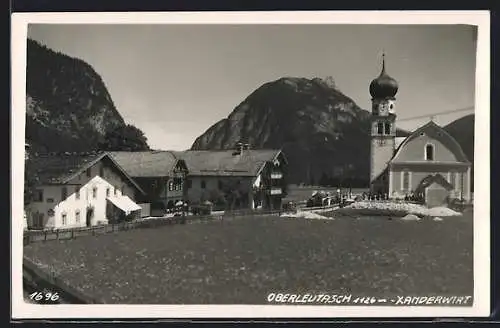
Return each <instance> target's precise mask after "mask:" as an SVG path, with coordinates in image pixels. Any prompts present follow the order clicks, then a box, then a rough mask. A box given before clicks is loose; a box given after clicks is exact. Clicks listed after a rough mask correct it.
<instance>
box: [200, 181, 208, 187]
mask: <svg viewBox="0 0 500 328" xmlns="http://www.w3.org/2000/svg"><path fill="white" fill-rule="evenodd" d="M200 184H201V189H205V188H206V187H207V184H206V182H205V180H201V183H200Z"/></svg>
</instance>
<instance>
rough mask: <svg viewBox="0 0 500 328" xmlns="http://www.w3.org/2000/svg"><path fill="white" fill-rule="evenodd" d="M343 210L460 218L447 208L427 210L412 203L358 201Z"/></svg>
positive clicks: (457, 213) (458, 214)
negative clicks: (382, 211)
mask: <svg viewBox="0 0 500 328" xmlns="http://www.w3.org/2000/svg"><path fill="white" fill-rule="evenodd" d="M345 208H352V209H372V210H388V211H401V212H406V213H408V214H415V215H418V216H460V215H462V214H461V213H460V212H456V211H454V210H452V209H450V208H448V207H433V208H427V207H425V206H423V205H419V204H412V203H397V202H373V201H372V202H368V201H360V202H355V203H353V204H351V205H348V206H346V207H345Z"/></svg>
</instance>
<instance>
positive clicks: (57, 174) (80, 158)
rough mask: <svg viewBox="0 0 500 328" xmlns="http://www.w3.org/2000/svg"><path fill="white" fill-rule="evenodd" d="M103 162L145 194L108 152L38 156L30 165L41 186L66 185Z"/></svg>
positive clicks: (32, 158)
mask: <svg viewBox="0 0 500 328" xmlns="http://www.w3.org/2000/svg"><path fill="white" fill-rule="evenodd" d="M101 160H108V161H109V162H110V163H111V165H113V166H114V167H115V168H116V169H117V170H118V171H119V172H120V173H121V174H122V176H123V177H125V179H126V180H128V181H129V182H130V183H131V184H132V185H133V186H134V187H135V188H136V189H137V190H138V191H139V192H141V193H144V191H143V190H142V189H141V188H140V187H139V185H138V184H137V183H136V182H135V181H134V180H133V179H132V178H131V177H130V176H129V175H128V174H127V173H126V172H125V171H124V170H123V168H122V167H120V165H118V163H116V161H115V160H114V159H113V158H112V157H111V156H110V155H109V154H108V153H106V152H89V153H49V154H40V155H39V154H37V155H34V156H32V157H31V158H30V160H29V165H30V166H31V167H32V169H33V172H34V174H36V176H37V177H38V183H39V184H66V183H68V182H69V181H70V180H72V179H73V178H74V177H76V176H77V175H78V174H81V173H82V172H84V171H85V170H87V169H88V168H89V167H91V166H93V165H94V164H96V163H97V162H99V161H101Z"/></svg>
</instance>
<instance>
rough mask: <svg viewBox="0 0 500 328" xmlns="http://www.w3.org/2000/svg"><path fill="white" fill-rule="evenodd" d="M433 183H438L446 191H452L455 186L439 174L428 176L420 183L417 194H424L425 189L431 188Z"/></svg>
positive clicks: (416, 190)
mask: <svg viewBox="0 0 500 328" xmlns="http://www.w3.org/2000/svg"><path fill="white" fill-rule="evenodd" d="M433 183H438V184H440V185H441V186H443V187H444V188H445V189H446V190H452V189H453V186H452V185H451V184H450V183H449V182H448V181H447V180H446V179H445V178H444V177H443V176H442V175H441V174H439V173H436V174H431V175H428V176H426V177H425V178H423V179H422V181H420V183H419V185H418V186H417V188H416V189H415V192H416V193H420V192H423V191H424V190H425V188H427V187H429V186H430V185H431V184H433Z"/></svg>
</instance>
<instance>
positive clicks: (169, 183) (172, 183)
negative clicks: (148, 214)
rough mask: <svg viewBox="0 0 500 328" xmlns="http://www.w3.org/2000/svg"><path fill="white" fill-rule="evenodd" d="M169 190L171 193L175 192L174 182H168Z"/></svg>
mask: <svg viewBox="0 0 500 328" xmlns="http://www.w3.org/2000/svg"><path fill="white" fill-rule="evenodd" d="M168 190H169V191H172V190H174V182H173V181H169V182H168Z"/></svg>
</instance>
